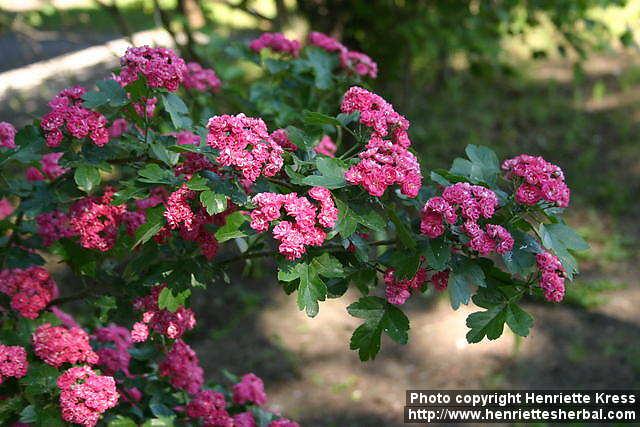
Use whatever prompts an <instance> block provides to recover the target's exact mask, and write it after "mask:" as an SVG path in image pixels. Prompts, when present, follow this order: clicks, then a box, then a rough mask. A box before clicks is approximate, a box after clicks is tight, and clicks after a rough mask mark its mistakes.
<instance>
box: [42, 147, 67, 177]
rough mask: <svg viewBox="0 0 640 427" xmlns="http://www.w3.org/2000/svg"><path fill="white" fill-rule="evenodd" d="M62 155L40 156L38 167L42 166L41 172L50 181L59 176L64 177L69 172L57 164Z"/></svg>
mask: <svg viewBox="0 0 640 427" xmlns="http://www.w3.org/2000/svg"><path fill="white" fill-rule="evenodd" d="M63 155H64V153H48V154H45V155H43V156H42V159H40V165H42V172H44V174H45V175H47V178H49V179H50V180H51V181H53V180H55V179H56V178H58V177H59V176H61V175H64V174H65V173H67V172H68V171H69V169H67V168H63V167H61V166H60V165H59V164H58V162H59V161H60V158H61V157H62V156H63Z"/></svg>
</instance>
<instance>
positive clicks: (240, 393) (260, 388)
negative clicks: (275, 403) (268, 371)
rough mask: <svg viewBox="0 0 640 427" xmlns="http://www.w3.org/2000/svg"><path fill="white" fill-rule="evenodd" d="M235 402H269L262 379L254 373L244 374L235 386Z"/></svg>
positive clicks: (239, 403) (258, 403)
mask: <svg viewBox="0 0 640 427" xmlns="http://www.w3.org/2000/svg"><path fill="white" fill-rule="evenodd" d="M233 403H235V404H238V405H245V404H247V403H253V404H255V405H258V406H260V405H264V404H265V403H267V395H266V394H265V392H264V383H263V382H262V380H261V379H260V378H259V377H258V376H257V375H255V374H252V373H249V374H245V375H243V376H242V378H241V380H240V382H239V383H237V384H236V385H234V386H233Z"/></svg>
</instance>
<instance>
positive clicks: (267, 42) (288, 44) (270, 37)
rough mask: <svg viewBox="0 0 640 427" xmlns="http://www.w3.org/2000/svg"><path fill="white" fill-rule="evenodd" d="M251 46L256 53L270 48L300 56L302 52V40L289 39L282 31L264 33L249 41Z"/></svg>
mask: <svg viewBox="0 0 640 427" xmlns="http://www.w3.org/2000/svg"><path fill="white" fill-rule="evenodd" d="M249 48H250V49H251V50H252V51H254V52H256V53H259V52H260V51H261V50H263V49H267V48H269V49H271V50H272V51H274V52H280V53H288V54H290V55H291V56H298V54H299V52H300V42H299V41H297V40H289V39H288V38H286V37H285V36H284V34H282V33H262V35H261V36H260V37H258V38H257V39H254V40H252V41H251V43H249Z"/></svg>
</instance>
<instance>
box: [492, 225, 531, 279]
mask: <svg viewBox="0 0 640 427" xmlns="http://www.w3.org/2000/svg"><path fill="white" fill-rule="evenodd" d="M511 236H512V237H513V240H514V244H513V250H511V251H510V252H507V253H506V254H504V255H502V259H503V260H504V265H505V266H506V267H507V270H508V271H509V273H511V274H517V275H520V276H524V275H525V274H527V273H529V272H530V271H531V269H532V268H533V266H534V265H535V263H536V256H535V254H536V253H538V252H540V251H541V249H540V245H539V244H538V242H537V240H536V239H534V238H533V237H532V236H530V235H528V234H526V233H523V232H522V231H520V230H512V231H511Z"/></svg>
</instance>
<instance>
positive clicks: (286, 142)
mask: <svg viewBox="0 0 640 427" xmlns="http://www.w3.org/2000/svg"><path fill="white" fill-rule="evenodd" d="M271 139H273V141H274V142H275V143H276V144H278V145H279V146H280V147H282V148H283V149H285V150H289V151H296V150H297V149H298V146H297V145H296V144H294V143H293V142H292V141H291V140H290V139H289V134H288V133H287V131H286V130H284V129H276V130H274V131H273V133H272V134H271Z"/></svg>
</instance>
